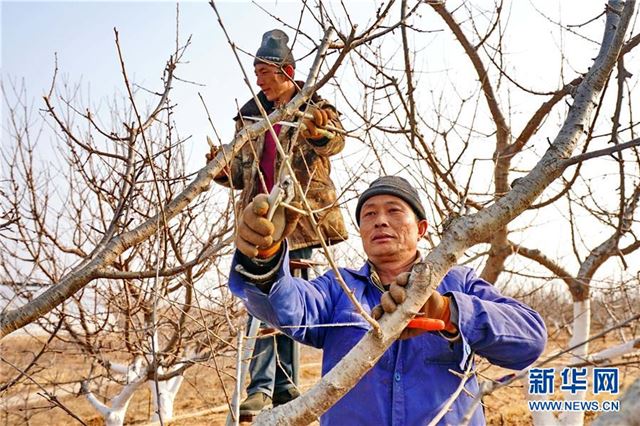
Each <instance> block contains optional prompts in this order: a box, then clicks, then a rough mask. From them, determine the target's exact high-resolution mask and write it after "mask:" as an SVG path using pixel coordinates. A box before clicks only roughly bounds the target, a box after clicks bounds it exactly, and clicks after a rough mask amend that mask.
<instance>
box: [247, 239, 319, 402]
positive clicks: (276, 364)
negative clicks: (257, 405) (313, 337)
mask: <svg viewBox="0 0 640 426" xmlns="http://www.w3.org/2000/svg"><path fill="white" fill-rule="evenodd" d="M310 257H311V249H310V248H305V249H300V250H294V251H292V252H290V253H289V258H290V259H309V258H310ZM302 278H304V279H308V274H307V270H305V269H303V270H302ZM251 318H252V317H251V316H249V324H251ZM264 325H265V324H264V323H262V324H261V326H264ZM248 329H249V327H248V326H247V330H248ZM294 368H298V366H297V365H296V366H294V365H293V340H291V338H290V337H288V336H285V335H284V334H278V335H276V336H270V337H265V338H262V339H256V343H255V347H254V349H253V357H252V358H251V363H250V364H249V375H250V376H251V382H250V383H249V386H248V387H247V395H253V394H254V393H256V392H262V393H265V394H267V395H269V396H270V397H273V395H274V394H276V393H280V392H283V391H285V390H287V389H290V388H292V387H294V383H293V372H294Z"/></svg>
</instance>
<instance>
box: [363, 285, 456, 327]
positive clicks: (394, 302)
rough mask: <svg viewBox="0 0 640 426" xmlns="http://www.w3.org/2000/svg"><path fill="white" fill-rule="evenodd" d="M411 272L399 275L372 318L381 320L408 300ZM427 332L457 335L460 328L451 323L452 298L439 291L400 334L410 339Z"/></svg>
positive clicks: (372, 313) (372, 314) (373, 311)
mask: <svg viewBox="0 0 640 426" xmlns="http://www.w3.org/2000/svg"><path fill="white" fill-rule="evenodd" d="M410 275H411V273H410V272H403V273H401V274H399V275H398V276H397V277H396V279H395V280H394V281H393V282H392V283H391V285H390V286H389V290H388V291H386V292H385V293H383V295H382V297H381V298H380V305H378V306H376V307H375V308H373V310H372V311H371V316H373V318H375V319H380V318H381V317H382V315H383V314H385V313H389V314H391V313H393V312H395V310H396V309H397V307H398V305H399V304H401V303H403V302H404V301H405V300H406V299H407V291H406V286H407V284H408V283H409V277H410ZM426 331H446V332H448V333H451V334H457V333H458V328H457V327H456V325H455V324H453V323H452V322H451V298H450V297H449V296H443V295H441V294H440V293H438V292H437V291H434V292H433V293H431V296H430V297H429V299H428V300H427V302H426V303H425V304H424V306H423V307H422V309H420V312H419V313H418V314H417V317H416V318H414V319H412V320H411V321H409V324H408V325H407V328H405V329H404V330H403V331H402V334H400V339H408V338H410V337H414V336H417V335H419V334H422V333H425V332H426Z"/></svg>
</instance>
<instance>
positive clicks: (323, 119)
mask: <svg viewBox="0 0 640 426" xmlns="http://www.w3.org/2000/svg"><path fill="white" fill-rule="evenodd" d="M307 114H311V115H312V116H313V119H311V118H305V119H303V120H302V124H303V126H304V129H302V131H301V135H302V137H303V138H305V139H321V138H323V137H325V134H323V133H322V132H318V129H317V128H318V127H324V126H326V125H327V124H328V123H329V121H331V120H333V119H335V118H336V113H335V112H334V111H333V110H332V109H331V108H326V109H320V108H316V107H310V108H309V109H308V110H307Z"/></svg>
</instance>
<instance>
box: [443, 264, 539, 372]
mask: <svg viewBox="0 0 640 426" xmlns="http://www.w3.org/2000/svg"><path fill="white" fill-rule="evenodd" d="M448 275H450V276H449V277H447V279H453V280H455V281H458V280H459V281H460V282H462V283H463V284H462V288H461V289H460V290H461V291H450V292H448V293H447V294H448V295H450V296H452V298H453V299H454V300H455V304H456V306H457V311H458V329H459V330H460V336H461V338H462V341H463V360H462V363H461V365H464V364H466V361H467V358H468V356H469V355H470V351H471V350H473V351H474V352H475V353H477V354H479V355H481V356H483V357H484V358H487V359H488V360H489V361H490V362H491V363H492V364H496V365H499V366H501V367H505V368H510V369H513V370H521V369H524V368H526V367H527V366H529V365H531V364H532V363H533V362H534V361H535V360H536V359H537V358H538V357H539V356H540V354H541V353H542V351H543V350H544V347H545V344H546V341H547V330H546V327H545V325H544V321H543V320H542V317H541V316H540V314H538V313H537V312H536V311H534V310H533V309H531V308H530V307H528V306H527V305H525V304H524V303H521V302H519V301H517V300H515V299H512V298H510V297H506V296H503V295H502V294H500V293H499V292H498V291H497V290H496V288H495V287H494V286H492V285H491V284H489V283H488V282H486V281H484V280H482V279H480V278H478V277H477V276H476V275H475V272H474V271H473V270H472V269H469V268H461V267H458V268H454V269H452V270H451V271H450V272H449V274H448Z"/></svg>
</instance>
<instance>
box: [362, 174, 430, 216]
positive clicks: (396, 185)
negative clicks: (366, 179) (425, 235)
mask: <svg viewBox="0 0 640 426" xmlns="http://www.w3.org/2000/svg"><path fill="white" fill-rule="evenodd" d="M376 195H393V196H394V197H398V198H400V199H402V200H403V201H405V202H406V203H407V204H409V206H410V207H411V209H412V210H413V211H414V213H415V214H416V216H418V219H420V220H423V219H426V218H427V216H426V214H425V212H424V207H423V206H422V203H421V202H420V196H419V195H418V191H416V189H415V188H414V187H413V186H411V184H410V183H409V182H407V180H406V179H404V178H401V177H400V176H382V177H379V178H378V179H376V180H374V181H373V183H371V185H370V186H369V188H367V189H366V191H364V192H363V193H362V195H360V198H358V205H357V206H356V222H357V223H358V226H360V210H362V206H363V205H364V203H365V202H366V201H367V200H368V199H369V198H371V197H374V196H376Z"/></svg>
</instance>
